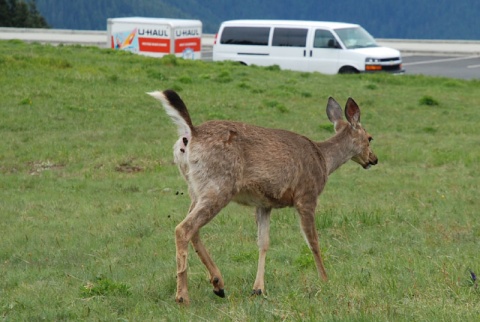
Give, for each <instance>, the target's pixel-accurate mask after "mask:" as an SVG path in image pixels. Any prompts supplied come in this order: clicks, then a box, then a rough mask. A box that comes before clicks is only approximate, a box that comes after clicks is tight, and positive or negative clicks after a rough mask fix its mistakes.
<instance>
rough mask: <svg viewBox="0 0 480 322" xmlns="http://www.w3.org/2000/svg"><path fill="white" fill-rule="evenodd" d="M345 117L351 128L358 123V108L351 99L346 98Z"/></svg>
mask: <svg viewBox="0 0 480 322" xmlns="http://www.w3.org/2000/svg"><path fill="white" fill-rule="evenodd" d="M345 117H346V118H347V121H348V123H350V124H352V125H353V126H355V125H356V124H357V123H360V108H359V107H358V105H357V103H355V101H354V100H353V98H351V97H349V98H348V100H347V104H345Z"/></svg>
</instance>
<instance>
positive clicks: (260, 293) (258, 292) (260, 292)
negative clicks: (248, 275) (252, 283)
mask: <svg viewBox="0 0 480 322" xmlns="http://www.w3.org/2000/svg"><path fill="white" fill-rule="evenodd" d="M257 295H262V290H261V289H257V290H252V296H257Z"/></svg>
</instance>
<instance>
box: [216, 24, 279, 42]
mask: <svg viewBox="0 0 480 322" xmlns="http://www.w3.org/2000/svg"><path fill="white" fill-rule="evenodd" d="M269 35H270V27H225V28H223V32H222V37H221V39H220V43H221V44H225V45H255V46H268V36H269Z"/></svg>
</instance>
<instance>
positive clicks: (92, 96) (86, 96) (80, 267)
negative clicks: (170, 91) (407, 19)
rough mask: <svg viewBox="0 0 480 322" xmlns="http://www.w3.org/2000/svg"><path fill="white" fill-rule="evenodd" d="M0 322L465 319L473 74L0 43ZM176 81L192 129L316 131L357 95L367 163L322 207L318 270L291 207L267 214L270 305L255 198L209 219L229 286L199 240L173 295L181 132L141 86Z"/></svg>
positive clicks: (473, 169) (474, 209) (476, 152)
mask: <svg viewBox="0 0 480 322" xmlns="http://www.w3.org/2000/svg"><path fill="white" fill-rule="evenodd" d="M0 71H1V72H0V89H1V92H2V95H1V100H0V135H1V140H0V176H1V180H0V218H1V220H0V317H1V318H2V320H6V321H17V320H18V321H20V320H22V321H25V320H27V321H38V320H47V321H58V320H101V321H113V320H122V321H125V320H130V321H145V320H154V321H158V320H164V321H188V320H190V321H232V320H233V321H284V320H288V321H292V320H293V321H298V320H305V321H319V320H323V321H454V320H456V321H476V320H478V319H479V318H480V306H479V305H478V302H479V301H480V289H479V288H478V287H477V283H476V282H475V283H474V282H473V281H472V279H471V274H470V270H472V271H473V272H476V273H477V274H479V273H480V257H479V256H480V253H479V246H480V225H479V222H478V205H479V201H478V191H479V180H478V175H479V173H480V171H479V170H480V168H479V160H480V148H479V147H480V141H479V137H480V136H479V134H480V130H479V126H478V124H479V123H480V113H479V107H480V91H479V88H480V82H479V81H462V80H454V79H446V78H431V77H424V76H409V75H404V76H401V77H398V76H392V75H348V76H342V75H340V76H325V75H320V74H318V73H311V74H310V73H296V72H288V71H280V70H279V69H278V68H274V67H272V68H260V67H244V66H239V65H236V64H230V63H215V64H214V63H207V62H192V61H183V60H179V59H175V58H173V57H166V58H164V59H153V58H146V57H140V56H135V55H132V54H127V53H122V52H115V51H111V50H101V49H98V48H84V47H76V46H72V47H70V46H68V47H51V46H43V45H39V44H24V43H22V42H18V41H2V42H0ZM166 88H174V89H176V90H178V91H179V92H180V95H181V96H182V97H183V99H184V100H185V102H186V104H187V106H188V107H189V110H190V113H191V116H192V119H193V122H194V123H195V124H199V123H201V122H203V121H206V120H209V119H234V120H241V121H245V122H250V123H254V124H258V125H264V126H267V127H276V128H284V129H288V130H293V131H296V132H299V133H301V134H304V135H306V136H308V137H310V138H312V139H315V140H323V139H325V138H327V137H329V136H331V135H332V134H333V129H332V126H331V125H330V124H329V122H328V120H327V117H326V115H325V106H326V102H327V99H328V97H329V96H333V97H335V98H336V99H337V100H338V101H339V102H342V104H343V103H344V102H345V101H346V99H347V98H348V97H349V96H351V97H353V98H354V99H355V100H356V101H357V103H359V105H360V107H361V109H362V123H363V125H364V126H365V127H366V128H367V129H368V131H369V132H370V133H371V134H372V135H373V136H374V141H373V148H374V151H375V152H376V154H377V155H378V157H379V161H380V162H379V164H378V165H377V166H376V167H373V168H372V169H371V170H369V171H364V170H363V169H361V168H360V167H359V166H358V165H356V164H354V163H353V162H352V163H348V164H347V165H345V166H343V167H342V168H340V169H339V170H338V171H337V172H335V173H334V174H333V175H332V176H331V177H330V180H329V183H328V185H327V187H326V189H325V192H324V193H323V194H322V195H321V196H320V202H319V207H318V209H317V222H316V224H317V228H318V230H319V234H320V241H321V247H322V250H323V254H324V261H325V265H326V268H327V272H328V274H329V277H330V280H329V281H328V282H326V283H323V282H321V280H320V279H319V278H318V276H317V272H316V269H315V265H314V262H313V258H312V256H311V254H310V251H309V250H308V248H307V247H306V246H305V242H304V240H303V238H302V236H301V234H300V229H299V225H298V220H297V218H296V215H295V212H294V211H293V210H292V209H283V210H279V211H275V212H274V214H273V216H272V227H271V250H270V251H269V253H268V255H267V272H266V288H267V293H268V294H267V295H268V296H267V297H259V298H252V297H250V296H249V295H250V291H251V288H252V286H253V281H254V279H255V273H256V261H257V247H256V227H255V221H254V217H253V209H250V208H246V207H242V206H238V205H235V204H231V205H229V206H228V207H227V208H226V209H224V210H223V211H222V213H220V214H219V216H217V217H216V218H215V219H214V220H213V221H212V222H211V223H210V224H209V225H207V226H206V227H205V228H204V229H203V230H202V232H203V238H204V240H205V243H206V245H207V248H208V249H209V250H210V252H211V253H212V256H213V258H214V259H215V261H216V263H217V264H218V266H219V267H220V269H221V270H222V273H223V275H224V278H225V283H226V293H227V297H226V298H225V299H220V298H217V297H215V295H214V294H213V292H212V287H211V285H210V284H209V282H208V275H207V272H206V270H205V268H204V267H203V265H202V264H201V262H200V260H199V259H198V258H197V256H196V255H195V252H193V251H191V252H190V256H189V288H190V298H191V301H192V303H191V305H190V307H188V308H184V307H179V306H178V305H177V304H176V303H175V302H174V294H175V283H176V282H175V270H176V268H175V245H174V238H173V237H174V236H173V235H174V234H173V231H174V228H175V226H176V225H177V224H178V223H179V222H180V221H181V220H182V219H183V217H184V216H185V214H186V212H187V209H188V206H189V198H188V194H187V188H186V184H185V183H184V182H183V180H182V178H181V176H180V175H179V173H178V171H177V169H176V167H175V165H174V164H173V163H172V160H173V155H172V150H171V147H172V145H173V143H174V142H175V140H176V128H175V126H174V125H173V124H172V123H171V121H170V120H169V118H168V117H167V116H166V115H165V113H164V111H163V110H162V109H161V107H160V104H159V102H157V101H155V100H153V99H152V98H151V97H149V96H147V95H145V92H148V91H152V90H156V89H166Z"/></svg>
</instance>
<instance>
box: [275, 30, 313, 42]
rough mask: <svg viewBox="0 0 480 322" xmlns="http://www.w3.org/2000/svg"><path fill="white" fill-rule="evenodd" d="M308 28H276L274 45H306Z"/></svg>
mask: <svg viewBox="0 0 480 322" xmlns="http://www.w3.org/2000/svg"><path fill="white" fill-rule="evenodd" d="M307 31H308V29H297V28H275V30H274V31H273V40H272V46H281V47H305V45H306V44H307Z"/></svg>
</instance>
